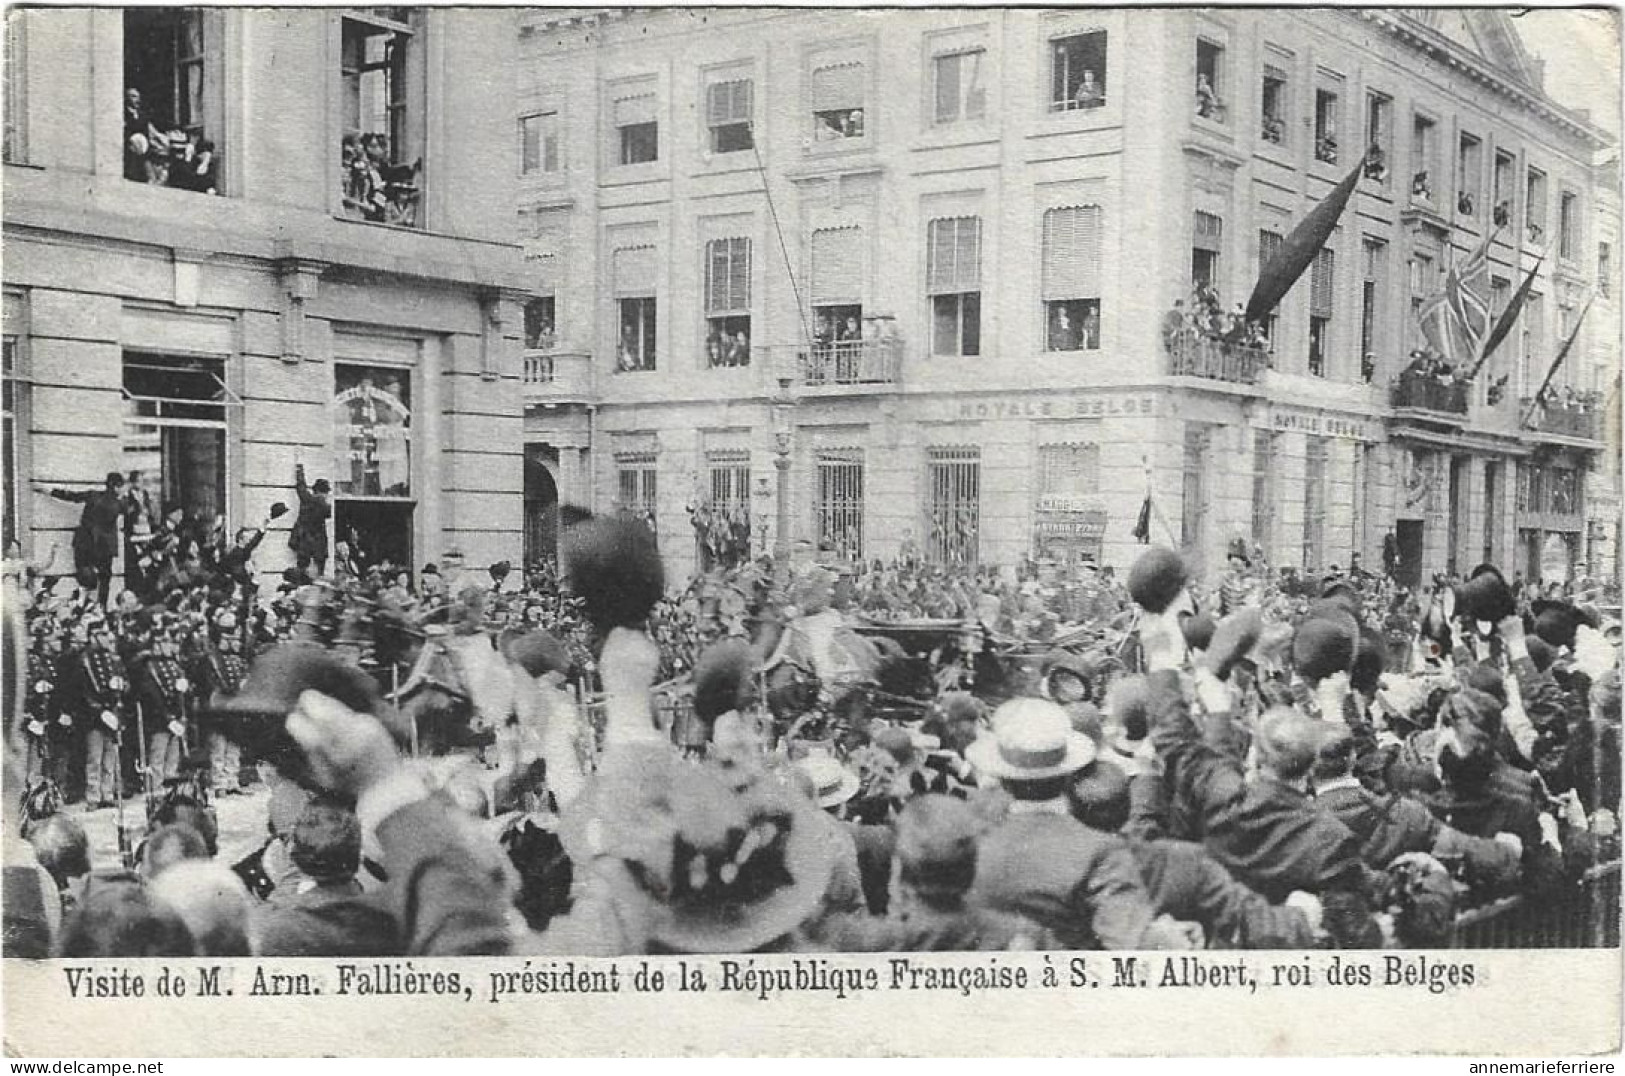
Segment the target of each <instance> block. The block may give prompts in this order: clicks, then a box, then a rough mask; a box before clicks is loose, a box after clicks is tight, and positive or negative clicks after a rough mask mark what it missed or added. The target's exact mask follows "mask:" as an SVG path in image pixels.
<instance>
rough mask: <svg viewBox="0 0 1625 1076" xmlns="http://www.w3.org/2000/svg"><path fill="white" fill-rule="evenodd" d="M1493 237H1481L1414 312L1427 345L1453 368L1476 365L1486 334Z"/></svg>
mask: <svg viewBox="0 0 1625 1076" xmlns="http://www.w3.org/2000/svg"><path fill="white" fill-rule="evenodd" d="M1494 238H1495V233H1494V232H1490V233H1489V234H1487V235H1485V236H1484V241H1483V242H1482V243H1480V244H1479V245H1478V249H1476V250H1474V251H1473V252H1472V253H1471V254H1469V255H1468V256H1467V260H1466V261H1464V262H1462V263H1461V264H1460V265H1451V267H1450V271H1449V272H1448V273H1446V274H1445V281H1444V290H1443V291H1440V292H1437V293H1435V294H1433V295H1430V296H1428V297H1427V298H1426V299H1424V300H1422V308H1421V309H1420V310H1418V311H1417V313H1416V318H1417V321H1419V322H1420V323H1421V325H1422V334H1423V335H1424V336H1426V337H1427V340H1428V343H1429V344H1431V345H1432V347H1433V350H1434V351H1435V352H1437V353H1438V354H1439V355H1440V356H1442V357H1443V358H1444V360H1445V361H1446V362H1449V363H1451V364H1453V365H1457V366H1464V365H1466V364H1468V363H1474V364H1476V363H1477V361H1478V357H1479V349H1480V348H1481V347H1482V345H1483V341H1484V338H1485V337H1486V336H1487V335H1488V334H1489V331H1490V303H1489V299H1488V293H1489V283H1490V241H1491V240H1492V239H1494ZM1474 368H1475V369H1476V365H1475V367H1474Z"/></svg>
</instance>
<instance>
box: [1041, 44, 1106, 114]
mask: <svg viewBox="0 0 1625 1076" xmlns="http://www.w3.org/2000/svg"><path fill="white" fill-rule="evenodd" d="M1105 103H1106V31H1104V30H1091V31H1090V32H1088V33H1085V34H1071V35H1069V36H1067V37H1058V38H1055V39H1054V40H1053V41H1051V42H1050V104H1049V107H1050V110H1051V111H1054V112H1065V111H1068V110H1071V109H1076V108H1099V107H1100V106H1101V105H1103V104H1105Z"/></svg>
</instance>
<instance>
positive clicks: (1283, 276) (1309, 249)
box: [1246, 161, 1365, 321]
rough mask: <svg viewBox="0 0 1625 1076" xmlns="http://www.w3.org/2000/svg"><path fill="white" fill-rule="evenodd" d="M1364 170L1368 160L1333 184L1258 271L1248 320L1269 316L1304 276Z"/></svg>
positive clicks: (1335, 223) (1248, 305)
mask: <svg viewBox="0 0 1625 1076" xmlns="http://www.w3.org/2000/svg"><path fill="white" fill-rule="evenodd" d="M1364 170H1365V162H1364V161H1361V162H1360V163H1359V164H1357V165H1355V166H1354V169H1353V170H1352V171H1351V172H1349V174H1348V175H1346V176H1344V177H1343V181H1342V182H1341V183H1339V184H1338V185H1337V186H1335V187H1333V188H1332V192H1331V193H1330V194H1328V195H1327V196H1326V197H1325V198H1324V199H1323V200H1322V201H1321V203H1320V204H1319V205H1317V206H1315V208H1313V209H1311V210H1310V211H1309V215H1308V216H1307V217H1304V218H1303V220H1301V221H1299V222H1298V226H1297V227H1296V228H1294V229H1292V234H1291V235H1288V236H1287V237H1286V239H1285V240H1283V241H1282V243H1281V248H1280V249H1279V250H1277V251H1276V252H1275V256H1274V257H1272V258H1271V259H1270V260H1269V264H1267V265H1265V266H1263V267H1262V268H1261V269H1260V270H1259V273H1258V283H1256V284H1254V285H1253V294H1252V297H1251V298H1249V299H1248V300H1247V313H1246V320H1248V321H1262V320H1263V319H1264V318H1266V317H1268V316H1269V314H1270V311H1272V310H1274V309H1275V308H1276V306H1278V305H1279V304H1280V302H1281V300H1282V298H1284V297H1285V296H1286V293H1287V292H1289V291H1291V290H1292V285H1294V284H1296V283H1297V282H1298V278H1299V277H1301V276H1303V271H1304V270H1305V269H1307V268H1309V264H1310V263H1311V262H1313V261H1314V260H1315V255H1317V254H1319V253H1320V248H1322V247H1324V246H1325V245H1326V240H1327V239H1328V238H1330V236H1331V234H1332V229H1333V228H1335V227H1337V220H1338V218H1339V217H1341V216H1342V215H1343V207H1344V206H1346V205H1348V204H1349V198H1350V197H1351V196H1352V195H1353V194H1354V188H1355V187H1356V186H1357V185H1358V184H1359V182H1360V175H1361V173H1362V172H1363V171H1364Z"/></svg>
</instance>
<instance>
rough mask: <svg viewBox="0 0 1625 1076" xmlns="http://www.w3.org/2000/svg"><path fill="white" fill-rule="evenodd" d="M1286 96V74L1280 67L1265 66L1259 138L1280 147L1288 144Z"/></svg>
mask: <svg viewBox="0 0 1625 1076" xmlns="http://www.w3.org/2000/svg"><path fill="white" fill-rule="evenodd" d="M1286 95H1287V87H1286V72H1285V71H1283V70H1281V69H1280V68H1279V67H1274V66H1271V65H1270V64H1265V65H1264V85H1263V88H1262V101H1261V104H1260V109H1259V115H1260V125H1259V137H1260V138H1262V139H1263V140H1264V141H1266V142H1273V143H1275V144H1276V145H1278V146H1279V145H1285V144H1286V135H1287V124H1286V114H1287V99H1286Z"/></svg>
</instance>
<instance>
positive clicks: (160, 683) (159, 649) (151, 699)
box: [133, 617, 192, 783]
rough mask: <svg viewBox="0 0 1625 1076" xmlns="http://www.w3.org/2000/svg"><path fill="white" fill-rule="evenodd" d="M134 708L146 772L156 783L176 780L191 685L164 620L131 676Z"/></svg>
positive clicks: (169, 623) (170, 624) (170, 628)
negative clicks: (144, 743)
mask: <svg viewBox="0 0 1625 1076" xmlns="http://www.w3.org/2000/svg"><path fill="white" fill-rule="evenodd" d="M133 679H134V681H135V697H136V704H137V705H138V706H140V707H141V714H142V719H143V723H144V724H145V726H146V731H147V769H148V772H150V773H151V774H152V776H153V777H154V778H156V779H157V780H158V781H159V782H160V783H161V782H164V781H169V780H172V779H174V778H176V777H179V776H180V773H181V762H182V761H183V760H184V759H185V758H186V732H187V724H186V722H187V711H188V706H187V703H188V701H189V699H188V696H189V695H190V694H191V690H192V684H191V681H190V680H188V679H187V676H186V669H185V668H184V667H183V666H182V665H181V660H180V647H179V645H178V643H177V642H176V639H175V625H174V623H173V621H172V620H170V619H169V618H167V617H165V618H163V619H161V620H160V621H159V622H158V623H157V624H155V625H154V627H153V632H152V642H151V646H150V648H149V649H148V650H147V651H146V653H145V655H144V656H143V658H142V659H141V661H140V662H139V664H138V666H137V668H136V670H135V675H134V677H133Z"/></svg>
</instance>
